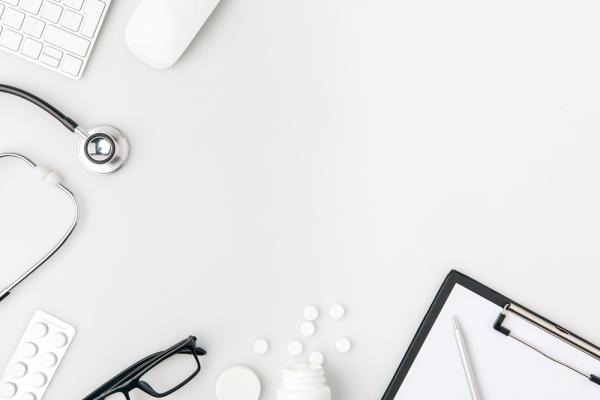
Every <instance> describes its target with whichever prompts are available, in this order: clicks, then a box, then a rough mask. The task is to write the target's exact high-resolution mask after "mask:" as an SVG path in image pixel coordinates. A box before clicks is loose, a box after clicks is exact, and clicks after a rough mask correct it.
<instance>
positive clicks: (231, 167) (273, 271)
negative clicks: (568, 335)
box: [0, 0, 600, 400]
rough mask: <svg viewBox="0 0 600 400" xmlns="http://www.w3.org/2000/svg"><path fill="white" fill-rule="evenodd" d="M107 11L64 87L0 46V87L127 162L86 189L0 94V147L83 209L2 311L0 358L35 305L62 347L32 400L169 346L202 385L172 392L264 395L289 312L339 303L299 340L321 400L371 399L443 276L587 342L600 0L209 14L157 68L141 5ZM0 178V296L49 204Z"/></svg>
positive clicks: (591, 310)
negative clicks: (225, 389)
mask: <svg viewBox="0 0 600 400" xmlns="http://www.w3.org/2000/svg"><path fill="white" fill-rule="evenodd" d="M113 3H114V4H113V5H112V8H111V10H110V13H109V15H108V18H107V20H106V24H105V26H104V29H103V31H102V34H101V37H100V39H99V41H98V42H97V45H96V47H95V49H94V53H93V55H92V59H91V60H90V63H89V65H88V69H87V71H86V72H85V74H84V76H83V79H82V80H80V81H71V80H69V79H67V78H64V77H62V76H60V75H58V74H54V73H52V72H49V71H46V70H44V69H42V68H40V67H37V66H35V65H33V64H30V63H28V62H26V61H24V60H21V59H19V58H16V57H13V56H10V55H8V54H6V53H0V66H1V67H0V79H1V81H2V82H3V83H8V84H12V85H16V86H20V87H23V88H24V89H28V90H31V91H33V92H35V93H36V94H38V95H40V96H41V97H43V98H45V99H47V100H48V101H50V102H51V103H53V104H55V105H56V106H58V107H59V108H61V109H63V110H64V111H65V112H66V113H67V114H69V115H70V116H72V117H73V118H75V119H77V120H78V121H79V122H81V124H82V125H83V126H93V125H94V124H99V123H110V124H113V125H115V126H118V127H119V128H121V129H122V130H123V131H125V132H126V133H127V134H128V136H129V139H130V141H131V144H132V156H131V159H130V162H129V164H128V165H127V166H126V167H125V168H124V169H123V170H122V171H121V172H119V173H118V174H117V175H114V176H110V177H101V176H94V175H91V174H89V173H88V172H86V171H85V170H84V169H83V168H82V167H81V164H80V163H79V161H78V159H77V157H76V141H77V140H76V139H75V138H74V137H73V136H71V135H68V132H67V131H66V130H64V129H63V128H62V127H61V126H59V124H57V123H56V122H55V121H53V120H51V119H50V118H49V117H48V116H47V115H46V114H44V113H43V112H41V111H38V110H36V109H34V108H33V107H32V106H31V105H30V104H27V103H25V102H23V101H20V100H17V99H16V98H12V97H10V96H0V109H1V110H2V125H1V128H0V129H1V134H0V149H1V151H7V150H14V151H21V152H23V153H25V154H27V155H29V156H31V157H32V158H34V159H35V160H38V161H40V162H43V163H46V164H48V165H51V166H52V167H54V168H56V169H57V170H58V171H59V172H61V173H62V175H63V176H64V178H65V181H66V182H67V183H68V184H69V185H70V186H71V187H72V188H73V190H74V191H75V192H76V193H77V194H78V196H79V198H80V201H81V204H82V208H83V214H82V220H81V224H80V226H79V228H78V230H77V231H76V234H75V235H74V236H73V238H72V240H71V241H70V242H69V243H68V245H67V246H66V247H65V248H64V249H63V250H61V251H60V253H59V254H57V256H56V257H55V258H54V259H53V260H52V261H51V262H50V263H48V264H47V265H46V266H45V267H44V269H43V270H42V271H40V272H39V273H38V274H36V275H35V276H34V277H32V278H31V279H29V280H28V281H27V282H26V283H25V284H24V285H23V286H21V287H20V288H19V289H18V290H16V291H15V292H14V294H13V295H11V296H10V297H9V298H8V299H7V300H6V301H5V302H2V303H0V325H1V326H2V329H1V330H2V334H1V336H2V343H1V344H0V361H1V360H8V358H9V356H10V354H11V353H12V351H13V348H14V346H15V345H16V343H17V341H18V339H19V338H20V337H21V335H22V333H23V329H24V328H25V325H26V323H27V321H28V320H29V319H30V317H31V315H32V314H33V312H34V311H35V310H37V309H43V310H45V311H47V312H49V313H51V314H54V315H56V316H57V317H59V318H61V319H64V320H66V321H68V322H70V323H72V324H73V325H75V326H76V327H77V329H78V333H77V337H76V340H75V342H74V343H73V346H72V347H71V349H70V351H69V353H68V355H67V358H66V360H65V362H64V364H63V365H62V366H61V369H60V371H59V373H58V374H57V375H56V377H55V380H54V381H53V382H52V387H51V388H50V390H49V391H48V392H47V396H46V399H47V400H58V399H77V398H82V397H83V396H84V395H86V394H87V393H88V392H89V391H91V390H92V389H93V388H95V386H97V385H99V384H101V383H103V382H104V381H105V380H107V379H108V378H109V377H110V376H112V374H114V373H116V372H118V371H120V370H121V369H123V368H125V367H126V366H128V365H129V364H131V363H133V362H134V361H136V360H137V359H138V358H140V357H142V356H145V355H147V354H149V353H152V352H154V351H158V350H160V349H163V348H166V347H168V346H170V345H171V344H173V343H175V342H177V341H178V340H180V339H183V338H185V337H187V336H188V335H190V334H195V335H197V336H198V339H199V342H200V344H201V345H202V346H204V347H205V348H206V349H207V350H208V351H209V355H208V356H207V357H206V358H205V360H204V364H205V370H204V371H203V372H202V374H201V376H200V377H198V379H197V380H195V381H193V382H192V383H191V384H189V385H188V386H186V387H185V388H184V389H182V390H181V391H180V392H177V393H176V394H174V395H172V396H171V397H170V398H172V399H173V400H198V399H208V400H210V399H214V397H215V396H214V394H213V393H214V382H215V379H216V377H217V375H218V373H219V372H220V371H221V370H222V369H224V368H225V367H227V366H229V365H233V364H244V365H248V366H250V367H252V368H254V369H256V371H257V372H258V373H259V374H260V375H261V378H262V380H263V383H264V397H263V398H264V399H274V398H275V396H276V395H275V393H276V389H277V387H278V385H279V382H280V373H281V369H282V367H283V366H284V365H286V364H288V363H290V362H292V361H293V360H292V359H291V358H290V357H289V356H287V354H286V347H287V343H288V341H289V340H290V339H293V338H297V337H299V336H300V334H299V332H298V328H297V327H298V325H299V324H300V322H301V320H302V316H301V312H302V309H303V307H304V306H305V305H307V304H316V305H318V306H319V307H320V309H321V311H322V312H324V311H326V309H327V307H328V306H329V305H330V304H332V303H334V302H342V303H343V304H344V305H346V307H347V309H348V315H347V318H346V319H344V320H342V321H339V322H333V321H331V320H330V319H328V318H327V317H323V318H321V319H320V320H319V325H318V331H317V332H318V334H317V336H316V337H315V338H313V339H304V343H305V344H306V346H307V348H308V349H318V350H322V351H323V352H324V353H325V355H326V356H327V368H326V369H327V374H328V376H329V379H330V383H331V386H332V388H333V390H334V392H335V398H336V399H345V400H365V399H378V398H380V397H381V395H382V393H383V392H384V390H385V388H386V386H387V384H388V382H389V380H390V378H391V376H392V375H393V372H394V370H395V368H396V367H397V365H398V363H399V361H400V359H401V357H402V355H403V352H404V351H405V350H406V347H407V345H408V344H409V342H410V340H411V338H412V336H413V335H414V333H415V331H416V328H417V327H418V325H419V322H420V320H421V318H422V317H423V315H424V313H425V311H426V310H427V307H428V306H429V304H430V302H431V300H432V299H433V296H434V295H435V292H436V290H437V288H438V287H439V285H440V284H441V282H442V280H443V278H444V276H445V275H446V273H447V272H448V271H449V270H450V268H452V267H456V268H459V269H460V270H462V271H463V272H465V273H467V274H469V275H471V276H473V277H474V278H477V279H479V280H481V281H483V282H484V283H487V284H489V285H490V286H492V287H494V288H496V289H497V290H499V291H502V292H503V293H504V294H506V295H508V296H511V297H513V298H514V299H516V300H518V301H520V302H521V303H522V304H524V305H527V306H530V307H531V308H533V309H535V310H536V311H539V312H540V313H542V314H544V315H546V316H548V317H550V318H553V319H555V320H556V321H557V322H563V323H564V325H565V326H566V327H569V328H572V329H573V330H574V331H575V332H577V333H579V334H581V335H583V336H584V337H586V338H588V339H590V340H592V341H600V324H599V323H598V318H597V317H596V316H597V287H598V285H597V283H598V279H599V278H600V272H598V271H600V270H599V269H598V264H599V262H600V253H599V252H598V240H599V238H600V233H599V230H598V227H599V226H600V207H598V204H600V181H599V179H600V178H599V174H598V171H599V167H600V158H599V157H598V151H599V146H600V134H599V132H600V118H599V115H598V109H599V107H600V95H599V93H600V74H599V73H598V71H600V53H599V52H598V44H599V39H598V38H600V24H598V21H599V20H600V8H598V6H597V2H595V1H585V0H583V1H576V2H568V3H567V2H562V1H548V0H525V1H523V0H518V1H517V0H509V1H502V2H493V1H492V2H490V1H488V2H482V1H476V0H459V1H445V0H405V1H402V2H390V1H383V0H381V1H358V0H330V1H322V0H318V1H317V0H303V1H292V0H254V1H245V0H223V2H222V4H221V6H220V7H219V8H218V10H217V11H216V13H215V14H214V16H213V18H212V19H211V20H210V21H209V23H208V24H207V25H206V26H205V29H204V30H203V31H202V32H201V34H200V35H199V36H198V37H197V38H196V40H195V41H194V42H193V44H192V45H191V47H190V49H189V50H188V52H187V53H186V54H185V55H184V57H183V58H182V59H181V60H180V62H179V63H178V64H176V65H175V67H173V68H172V69H170V70H166V71H156V70H152V69H150V68H149V67H147V66H145V65H143V64H141V63H140V62H138V61H137V60H136V59H135V58H133V56H132V55H131V54H130V53H129V52H128V50H127V48H126V46H125V42H124V40H123V34H124V29H125V27H126V24H127V21H128V18H129V16H130V15H131V13H132V11H133V9H134V7H135V3H136V2H134V1H114V2H113ZM392 3H393V4H392ZM1 171H3V172H0V176H1V177H2V179H1V182H2V183H1V184H0V185H2V186H0V191H1V193H2V196H3V199H5V200H3V202H6V203H5V204H6V206H5V205H4V204H3V205H2V210H0V211H1V213H2V220H1V221H2V222H1V223H0V231H1V232H2V236H1V238H0V239H1V241H0V243H1V244H0V249H2V250H1V252H0V253H2V254H0V260H2V261H0V263H1V264H2V267H1V271H0V272H1V280H2V281H3V282H5V281H8V280H9V278H10V277H12V276H14V275H15V274H16V273H17V271H19V270H20V269H24V267H25V266H26V265H27V263H28V262H30V261H31V260H33V259H34V258H35V256H36V255H37V254H38V253H39V252H41V251H42V249H43V248H44V246H48V245H49V244H51V242H52V239H54V238H55V237H56V236H57V235H58V234H59V233H61V232H62V230H63V229H64V227H66V224H67V223H68V218H69V209H68V203H65V202H66V200H65V199H64V198H61V197H60V195H59V194H57V193H55V192H52V194H51V195H48V197H47V198H48V200H47V201H46V202H44V203H42V202H41V198H40V197H41V196H35V195H32V193H38V192H36V191H39V190H47V188H45V187H44V188H41V189H40V188H39V187H38V186H36V185H37V182H34V181H31V182H30V181H29V180H27V179H21V178H23V177H24V176H25V175H26V174H25V175H23V176H21V174H22V172H23V171H24V170H23V169H22V167H20V166H19V165H18V164H15V163H9V162H8V161H6V162H5V163H4V164H3V167H2V170H1ZM25 172H26V171H25ZM30 186H31V187H30ZM9 194H10V195H9ZM63 226H64V227H63ZM340 336H348V337H349V338H351V339H352V340H353V342H354V349H353V351H352V352H351V353H349V354H345V355H341V354H338V353H336V351H335V349H334V342H335V340H336V339H337V338H338V337H340ZM257 337H266V338H268V339H269V341H270V342H271V344H272V349H271V351H270V353H269V354H268V355H266V356H258V355H255V354H254V353H253V351H252V342H253V340H254V339H255V338H257ZM1 363H4V361H2V362H1ZM140 398H141V396H140Z"/></svg>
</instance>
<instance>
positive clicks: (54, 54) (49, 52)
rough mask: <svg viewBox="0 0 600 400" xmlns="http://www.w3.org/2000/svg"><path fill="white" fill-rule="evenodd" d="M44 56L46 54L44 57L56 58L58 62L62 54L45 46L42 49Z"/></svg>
mask: <svg viewBox="0 0 600 400" xmlns="http://www.w3.org/2000/svg"><path fill="white" fill-rule="evenodd" d="M44 54H46V55H48V56H50V57H52V58H56V59H57V60H58V61H60V59H61V58H62V56H63V52H62V51H60V50H58V49H55V48H54V47H52V46H46V48H45V49H44Z"/></svg>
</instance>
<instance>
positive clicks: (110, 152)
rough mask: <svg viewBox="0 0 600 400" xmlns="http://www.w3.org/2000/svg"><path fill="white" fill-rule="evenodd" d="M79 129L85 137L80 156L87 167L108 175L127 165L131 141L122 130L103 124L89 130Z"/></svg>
mask: <svg viewBox="0 0 600 400" xmlns="http://www.w3.org/2000/svg"><path fill="white" fill-rule="evenodd" d="M78 131H79V132H78V133H82V135H83V137H84V139H83V140H82V141H81V144H80V145H79V158H80V159H81V161H82V162H83V164H84V165H85V167H86V168H87V169H89V170H90V171H92V172H95V173H97V174H103V175H106V174H112V173H114V172H117V171H118V170H119V169H121V167H123V165H125V163H126V162H127V158H128V157H129V141H128V140H127V137H126V136H125V135H124V134H123V133H122V132H121V131H120V130H118V129H117V128H115V127H112V126H110V125H102V126H98V127H96V128H94V129H92V130H90V131H88V132H81V131H80V130H78Z"/></svg>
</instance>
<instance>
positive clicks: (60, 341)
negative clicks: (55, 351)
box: [52, 332, 69, 348]
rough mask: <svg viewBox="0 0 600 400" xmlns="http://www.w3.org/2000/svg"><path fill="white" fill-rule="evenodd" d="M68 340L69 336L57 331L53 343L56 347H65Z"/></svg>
mask: <svg viewBox="0 0 600 400" xmlns="http://www.w3.org/2000/svg"><path fill="white" fill-rule="evenodd" d="M68 341H69V339H68V338H67V336H66V335H65V334H64V333H61V332H58V333H55V334H54V336H52V344H53V345H54V347H56V348H61V347H65V346H66V345H67V342H68Z"/></svg>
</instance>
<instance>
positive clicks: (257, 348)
mask: <svg viewBox="0 0 600 400" xmlns="http://www.w3.org/2000/svg"><path fill="white" fill-rule="evenodd" d="M253 347H254V352H255V353H256V354H265V353H266V352H267V351H269V342H267V339H263V338H260V339H256V340H255V341H254V346H253Z"/></svg>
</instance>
